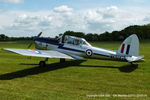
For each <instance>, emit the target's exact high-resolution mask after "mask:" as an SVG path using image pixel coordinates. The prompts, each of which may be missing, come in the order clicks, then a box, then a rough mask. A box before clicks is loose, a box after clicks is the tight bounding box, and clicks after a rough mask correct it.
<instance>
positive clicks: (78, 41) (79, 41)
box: [60, 35, 91, 46]
mask: <svg viewBox="0 0 150 100" xmlns="http://www.w3.org/2000/svg"><path fill="white" fill-rule="evenodd" d="M60 40H61V41H62V43H66V44H73V45H87V46H91V45H90V44H89V43H88V42H87V41H86V40H85V39H83V38H79V37H74V36H69V35H65V36H62V37H61V39H60Z"/></svg>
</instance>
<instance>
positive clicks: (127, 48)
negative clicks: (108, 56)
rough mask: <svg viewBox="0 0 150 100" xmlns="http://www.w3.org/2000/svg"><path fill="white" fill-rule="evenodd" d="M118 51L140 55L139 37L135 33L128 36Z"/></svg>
mask: <svg viewBox="0 0 150 100" xmlns="http://www.w3.org/2000/svg"><path fill="white" fill-rule="evenodd" d="M118 52H119V53H121V54H125V55H129V56H139V39H138V37H137V35H136V34H133V35H130V36H129V37H128V38H126V39H125V40H124V41H123V43H122V44H121V46H120V48H119V49H118Z"/></svg>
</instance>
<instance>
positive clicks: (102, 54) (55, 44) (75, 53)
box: [3, 32, 144, 66]
mask: <svg viewBox="0 0 150 100" xmlns="http://www.w3.org/2000/svg"><path fill="white" fill-rule="evenodd" d="M41 34H42V32H40V33H39V34H38V36H36V37H34V39H33V40H34V43H35V48H36V49H38V50H31V49H11V48H4V49H3V50H7V51H11V52H14V53H17V54H21V55H24V56H35V57H44V58H45V60H44V61H40V63H39V65H40V66H45V65H46V61H48V58H60V62H65V59H75V60H81V59H84V58H90V59H107V60H119V61H125V62H129V63H133V62H139V61H144V59H142V58H143V57H144V56H139V39H138V37H137V35H135V34H133V35H131V36H129V37H128V38H126V39H125V40H124V41H123V43H122V44H121V46H120V47H119V49H118V50H117V51H114V50H108V49H103V48H98V47H93V46H91V45H90V44H89V43H88V42H87V41H86V40H85V39H83V38H79V37H74V36H69V35H62V36H60V37H59V38H43V37H40V36H41ZM31 45H32V43H31V44H30V45H29V47H30V46H31Z"/></svg>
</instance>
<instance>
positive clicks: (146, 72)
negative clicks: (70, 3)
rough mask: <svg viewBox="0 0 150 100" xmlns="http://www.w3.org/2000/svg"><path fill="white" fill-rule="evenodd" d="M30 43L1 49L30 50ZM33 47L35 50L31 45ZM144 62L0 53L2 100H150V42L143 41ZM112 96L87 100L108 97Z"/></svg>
mask: <svg viewBox="0 0 150 100" xmlns="http://www.w3.org/2000/svg"><path fill="white" fill-rule="evenodd" d="M28 44H29V42H27V41H18V42H0V49H2V48H27V46H28ZM91 44H92V45H94V46H97V47H102V48H107V49H113V50H117V49H118V47H119V46H120V43H118V42H93V43H91ZM32 48H34V47H33V46H32ZM140 54H141V55H145V58H144V59H145V62H142V63H138V64H135V65H130V64H129V63H126V62H117V61H106V60H92V59H90V60H87V59H85V60H82V61H72V60H67V62H65V63H59V59H49V61H48V62H47V63H48V65H47V67H44V68H40V67H39V66H38V63H39V61H40V60H43V59H44V58H36V57H32V58H29V57H25V56H21V55H18V54H13V53H10V52H7V51H2V50H0V100H5V99H8V100H43V99H44V100H47V99H49V100H72V99H75V100H77V99H84V100H87V99H105V100H116V99H117V100H118V99H120V100H122V99H125V100H128V99H130V100H131V99H133V100H136V99H140V100H141V99H142V100H145V99H150V97H149V96H150V85H149V84H150V66H149V65H150V56H149V55H150V42H148V41H146V42H142V43H141V45H140ZM105 94H110V95H111V97H88V96H87V95H105ZM113 94H145V95H147V97H129V98H127V97H113V96H112V95H113Z"/></svg>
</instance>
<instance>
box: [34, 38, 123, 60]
mask: <svg viewBox="0 0 150 100" xmlns="http://www.w3.org/2000/svg"><path fill="white" fill-rule="evenodd" d="M35 47H36V49H40V50H56V51H59V52H62V53H65V54H73V55H78V56H81V57H84V58H90V59H108V60H119V61H120V60H121V61H125V55H123V54H120V53H118V52H117V51H112V50H107V49H103V48H98V47H93V46H88V45H73V44H67V43H56V44H54V43H50V42H49V43H47V42H41V41H38V40H36V41H35Z"/></svg>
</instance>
